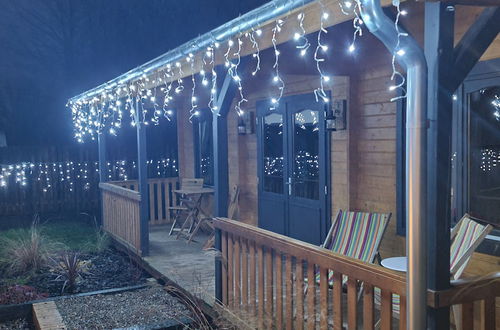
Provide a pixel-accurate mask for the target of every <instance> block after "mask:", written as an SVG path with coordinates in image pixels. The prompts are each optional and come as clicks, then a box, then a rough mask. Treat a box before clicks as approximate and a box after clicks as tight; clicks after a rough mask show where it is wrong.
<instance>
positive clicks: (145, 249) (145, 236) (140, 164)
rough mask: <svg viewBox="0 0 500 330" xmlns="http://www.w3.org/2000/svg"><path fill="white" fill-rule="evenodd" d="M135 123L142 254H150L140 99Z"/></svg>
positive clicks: (144, 138) (146, 177) (144, 127)
mask: <svg viewBox="0 0 500 330" xmlns="http://www.w3.org/2000/svg"><path fill="white" fill-rule="evenodd" d="M135 114H136V118H135V123H136V128H137V172H138V174H139V177H138V182H139V192H140V194H141V203H140V218H141V222H140V223H141V230H140V232H141V255H143V256H145V255H148V254H149V216H148V211H149V208H148V206H149V190H148V170H147V166H146V165H147V164H146V161H147V152H146V125H145V124H144V123H143V122H142V120H141V115H140V114H141V111H140V99H139V98H137V99H136V102H135Z"/></svg>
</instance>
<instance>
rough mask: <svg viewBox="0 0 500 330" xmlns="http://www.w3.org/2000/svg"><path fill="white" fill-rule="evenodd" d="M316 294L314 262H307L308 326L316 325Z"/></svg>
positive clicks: (311, 327)
mask: <svg viewBox="0 0 500 330" xmlns="http://www.w3.org/2000/svg"><path fill="white" fill-rule="evenodd" d="M314 296H316V274H315V273H314V264H313V263H312V262H309V261H308V262H307V328H308V329H314V328H315V327H316V312H315V306H314V304H315V302H314Z"/></svg>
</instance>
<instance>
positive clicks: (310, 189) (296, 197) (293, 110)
mask: <svg viewBox="0 0 500 330" xmlns="http://www.w3.org/2000/svg"><path fill="white" fill-rule="evenodd" d="M326 107H327V104H325V103H322V102H316V99H315V97H314V94H304V95H294V96H289V97H284V98H282V99H281V100H280V102H279V106H278V107H276V108H275V109H271V108H270V106H269V102H268V101H262V102H259V103H257V153H258V158H257V159H258V166H257V171H258V179H259V180H258V182H259V183H258V192H259V193H258V203H259V227H261V228H264V229H267V230H271V231H273V232H276V233H279V234H283V235H287V236H290V237H293V238H297V239H300V240H302V241H306V242H309V243H313V244H317V245H319V244H321V243H322V241H323V239H324V237H325V236H326V232H327V224H328V223H329V220H328V219H329V211H328V203H327V196H329V194H328V191H329V186H328V173H329V166H328V154H329V152H328V151H329V142H328V139H327V133H326V131H325V112H326V110H327V109H326Z"/></svg>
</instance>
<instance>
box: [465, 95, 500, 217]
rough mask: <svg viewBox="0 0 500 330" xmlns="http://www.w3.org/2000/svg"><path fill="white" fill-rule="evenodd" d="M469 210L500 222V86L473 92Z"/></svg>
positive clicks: (470, 132) (470, 98)
mask: <svg viewBox="0 0 500 330" xmlns="http://www.w3.org/2000/svg"><path fill="white" fill-rule="evenodd" d="M469 105H470V114H469V116H470V118H469V120H470V126H469V139H470V156H469V212H470V213H471V214H472V215H474V216H476V217H478V218H482V219H485V220H488V221H491V222H496V223H500V86H495V87H490V88H485V89H481V90H479V91H477V92H474V93H471V94H469Z"/></svg>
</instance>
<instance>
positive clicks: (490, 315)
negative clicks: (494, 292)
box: [481, 298, 496, 330]
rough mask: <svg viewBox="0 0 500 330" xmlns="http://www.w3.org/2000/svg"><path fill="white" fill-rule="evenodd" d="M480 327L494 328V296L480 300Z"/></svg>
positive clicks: (485, 329)
mask: <svg viewBox="0 0 500 330" xmlns="http://www.w3.org/2000/svg"><path fill="white" fill-rule="evenodd" d="M481 305H482V306H481V312H482V314H483V315H482V316H481V323H482V324H481V329H484V330H487V329H496V325H495V323H496V320H495V318H496V315H495V310H496V306H495V298H486V299H484V300H482V301H481Z"/></svg>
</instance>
